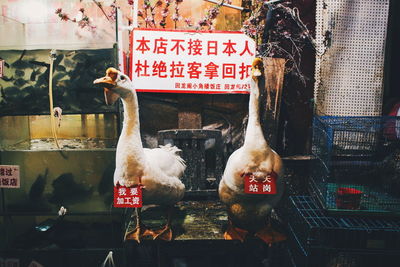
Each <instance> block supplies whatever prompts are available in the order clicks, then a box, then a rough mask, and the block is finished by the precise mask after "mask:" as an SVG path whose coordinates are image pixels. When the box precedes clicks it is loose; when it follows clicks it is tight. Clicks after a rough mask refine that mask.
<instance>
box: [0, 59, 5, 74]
mask: <svg viewBox="0 0 400 267" xmlns="http://www.w3.org/2000/svg"><path fill="white" fill-rule="evenodd" d="M3 73H4V60H3V59H0V78H3Z"/></svg>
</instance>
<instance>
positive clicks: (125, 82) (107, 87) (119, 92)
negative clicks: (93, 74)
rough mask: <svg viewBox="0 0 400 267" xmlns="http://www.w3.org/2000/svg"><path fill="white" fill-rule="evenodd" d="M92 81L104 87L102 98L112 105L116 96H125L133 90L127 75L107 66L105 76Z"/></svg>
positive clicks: (116, 98)
mask: <svg viewBox="0 0 400 267" xmlns="http://www.w3.org/2000/svg"><path fill="white" fill-rule="evenodd" d="M93 83H94V84H100V85H102V86H103V87H104V98H105V100H106V104H107V105H112V104H114V103H115V101H117V100H118V98H120V97H121V98H126V97H127V96H128V95H130V94H132V93H133V92H135V89H134V86H133V83H132V81H131V80H130V79H129V77H128V76H127V75H125V74H123V73H122V72H120V71H118V70H117V69H115V68H108V69H107V71H106V76H104V77H102V78H99V79H96V80H94V82H93Z"/></svg>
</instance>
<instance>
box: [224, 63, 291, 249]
mask: <svg viewBox="0 0 400 267" xmlns="http://www.w3.org/2000/svg"><path fill="white" fill-rule="evenodd" d="M252 66H253V68H252V79H251V90H250V99H249V119H248V123H247V129H246V135H245V140H244V144H243V146H242V147H241V148H239V149H238V150H236V151H235V152H233V153H232V155H231V156H230V157H229V159H228V162H227V164H226V167H225V171H224V174H223V177H222V180H221V182H220V184H219V196H220V199H221V201H222V202H224V203H225V204H226V205H227V209H228V218H229V224H228V229H227V230H226V232H225V234H224V237H225V239H228V240H232V239H236V240H241V241H244V239H245V238H246V236H247V235H248V234H249V233H251V234H252V235H253V234H254V235H255V236H257V237H259V238H260V239H262V240H263V241H264V242H266V243H269V244H270V243H273V242H278V241H281V240H283V239H285V237H284V236H283V235H282V234H280V233H278V232H274V231H273V230H272V229H271V224H270V222H269V218H270V217H269V216H270V212H271V210H272V208H273V207H274V206H275V205H276V204H277V202H278V201H279V200H280V198H281V197H282V193H283V189H284V181H283V165H282V160H281V158H280V157H279V155H278V154H277V153H276V152H275V151H273V150H272V149H271V148H270V147H269V145H268V144H267V141H266V140H265V138H264V134H263V130H262V127H261V124H260V115H259V97H260V89H259V86H258V82H259V79H264V77H263V75H264V67H263V63H262V60H261V59H259V58H256V59H255V60H254V62H253V65H252ZM261 76H262V77H261ZM245 175H252V176H253V177H254V178H255V179H257V180H261V179H262V180H264V179H265V178H266V177H268V176H270V175H277V182H276V183H277V184H276V186H277V193H276V194H274V195H255V194H246V193H245V192H244V176H245Z"/></svg>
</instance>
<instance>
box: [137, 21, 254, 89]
mask: <svg viewBox="0 0 400 267" xmlns="http://www.w3.org/2000/svg"><path fill="white" fill-rule="evenodd" d="M255 50H256V45H255V42H254V41H253V40H252V39H250V38H249V37H247V36H246V35H245V34H243V33H240V32H196V31H169V30H145V29H135V30H134V33H133V41H132V47H131V51H132V64H131V73H132V80H134V81H135V86H136V90H137V91H149V92H178V93H179V92H181V93H247V92H248V90H249V89H250V84H249V76H250V70H251V63H252V61H253V59H254V56H255Z"/></svg>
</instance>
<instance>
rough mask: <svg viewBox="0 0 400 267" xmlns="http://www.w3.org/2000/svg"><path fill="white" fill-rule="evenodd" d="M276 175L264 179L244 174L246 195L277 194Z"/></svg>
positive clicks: (272, 174)
mask: <svg viewBox="0 0 400 267" xmlns="http://www.w3.org/2000/svg"><path fill="white" fill-rule="evenodd" d="M276 179H277V175H276V173H274V172H273V173H271V174H269V175H267V176H265V177H264V178H261V179H260V178H256V176H254V175H253V174H252V173H247V174H244V192H245V193H246V194H269V195H273V194H276Z"/></svg>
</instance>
